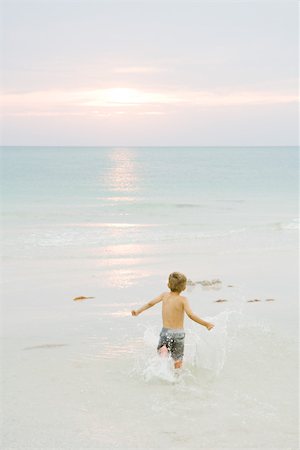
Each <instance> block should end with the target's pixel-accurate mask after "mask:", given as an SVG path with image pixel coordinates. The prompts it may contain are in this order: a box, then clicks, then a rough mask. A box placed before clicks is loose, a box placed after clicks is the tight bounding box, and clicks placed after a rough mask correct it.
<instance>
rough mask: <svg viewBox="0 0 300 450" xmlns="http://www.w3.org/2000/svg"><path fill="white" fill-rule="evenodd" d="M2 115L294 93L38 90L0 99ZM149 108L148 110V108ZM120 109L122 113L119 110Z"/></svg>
mask: <svg viewBox="0 0 300 450" xmlns="http://www.w3.org/2000/svg"><path fill="white" fill-rule="evenodd" d="M0 101H1V104H2V109H3V113H4V115H9V116H13V115H15V116H20V115H33V116H38V115H41V116H42V115H45V116H55V115H70V116H73V115H74V116H78V115H84V116H88V115H90V116H94V115H98V116H101V115H102V116H104V117H110V116H112V115H122V114H125V113H126V114H130V113H139V114H149V115H160V114H164V113H166V111H167V110H168V107H172V108H173V109H174V108H175V109H180V108H181V107H196V108H197V107H199V108H201V107H206V108H217V107H227V106H228V107H229V106H233V107H234V106H240V107H243V106H251V105H257V106H259V105H275V104H277V105H278V104H286V103H296V102H297V101H298V96H297V95H296V94H295V93H290V92H289V93H287V92H278V91H277V90H276V91H266V90H259V89H256V90H254V89H253V90H238V89H237V90H228V89H218V90H214V91H197V90H196V91H193V90H185V91H183V90H176V89H173V90H171V89H169V90H155V91H150V90H145V89H133V88H128V87H118V86H117V87H111V88H105V89H91V90H85V91H66V90H65V91H62V90H51V91H39V92H27V93H22V94H16V93H15V94H3V95H1V96H0ZM149 107H150V109H149ZM120 108H121V109H122V110H120Z"/></svg>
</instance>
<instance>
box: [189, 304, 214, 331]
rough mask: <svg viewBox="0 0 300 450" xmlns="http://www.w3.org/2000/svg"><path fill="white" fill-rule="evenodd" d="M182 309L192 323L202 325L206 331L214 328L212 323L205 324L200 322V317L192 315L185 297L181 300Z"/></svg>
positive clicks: (203, 321)
mask: <svg viewBox="0 0 300 450" xmlns="http://www.w3.org/2000/svg"><path fill="white" fill-rule="evenodd" d="M183 307H184V311H185V312H186V314H187V315H188V316H189V318H190V319H192V320H193V321H194V322H197V323H199V324H200V325H203V326H204V327H206V328H207V329H208V330H211V329H212V328H213V327H214V324H213V323H209V322H206V321H205V320H202V319H201V318H200V317H198V316H197V315H196V314H194V313H193V311H192V309H191V307H190V304H189V301H188V299H187V298H186V297H184V298H183Z"/></svg>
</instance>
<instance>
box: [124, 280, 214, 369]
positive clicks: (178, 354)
mask: <svg viewBox="0 0 300 450" xmlns="http://www.w3.org/2000/svg"><path fill="white" fill-rule="evenodd" d="M186 282H187V279H186V276H185V275H183V274H182V273H179V272H173V273H171V274H170V275H169V283H168V287H169V289H170V292H164V293H162V294H161V295H159V296H158V297H156V298H154V299H153V300H151V301H150V302H148V303H146V304H145V305H144V306H142V307H141V308H140V309H137V310H133V311H131V314H132V315H133V316H138V315H139V314H140V313H142V312H143V311H145V310H146V309H149V308H151V307H152V306H154V305H156V304H157V303H159V302H162V318H163V328H162V330H161V332H160V337H159V342H158V346H157V350H158V352H159V354H160V355H162V356H166V355H168V353H169V352H170V353H171V356H172V358H173V360H174V367H175V369H179V368H180V367H181V366H182V359H183V352H184V337H185V332H184V329H183V319H184V313H185V312H186V314H187V315H188V316H189V318H190V319H192V320H194V322H197V323H199V324H200V325H203V326H204V327H206V328H207V329H208V330H211V329H212V328H213V327H214V325H213V324H212V323H209V322H205V320H202V319H200V317H198V316H196V314H194V313H193V311H192V310H191V307H190V305H189V302H188V299H187V298H186V297H183V296H182V295H180V293H181V292H182V291H184V290H185V288H186Z"/></svg>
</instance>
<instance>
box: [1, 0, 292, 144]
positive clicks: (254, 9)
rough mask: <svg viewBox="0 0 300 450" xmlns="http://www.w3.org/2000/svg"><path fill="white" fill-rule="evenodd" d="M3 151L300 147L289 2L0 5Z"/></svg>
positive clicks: (132, 0)
mask: <svg viewBox="0 0 300 450" xmlns="http://www.w3.org/2000/svg"><path fill="white" fill-rule="evenodd" d="M0 5H1V6H0V8H1V21H2V23H1V30H2V31H1V42H2V44H1V94H0V102H1V105H2V106H1V143H2V145H48V146H52V145H62V146H63V145H79V146H82V145H83V146H84V145H95V146H98V145H99V146H120V145H121V146H184V145H186V146H215V145H218V146H231V145H232V146H261V145H262V146H263V145H270V146H273V145H276V146H279V145H283V146H285V145H286V146H288V145H297V143H298V117H297V111H298V108H297V96H298V48H297V46H298V12H297V10H298V2H297V1H296V0H295V1H294V0H231V1H230V0H218V1H216V0H205V1H202V0H198V1H191V0H2V1H1V2H0Z"/></svg>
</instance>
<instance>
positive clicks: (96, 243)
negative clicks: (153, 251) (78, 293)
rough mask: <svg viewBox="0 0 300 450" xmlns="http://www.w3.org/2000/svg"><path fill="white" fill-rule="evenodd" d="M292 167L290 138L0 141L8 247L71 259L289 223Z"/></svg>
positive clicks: (293, 212)
mask: <svg viewBox="0 0 300 450" xmlns="http://www.w3.org/2000/svg"><path fill="white" fill-rule="evenodd" d="M297 166H298V152H297V149H296V148H291V147H288V148H270V147H268V148H166V147H163V148H97V147H93V148H91V147H87V148H84V147H53V148H51V147H41V148H39V147H16V148H15V147H10V148H2V183H3V184H2V200H3V204H2V208H3V219H2V220H3V222H2V223H3V231H4V234H5V239H6V243H7V245H8V251H9V254H10V256H13V255H14V256H15V257H22V258H26V257H30V258H32V257H33V256H34V255H35V254H36V256H37V257H44V258H46V257H47V255H54V254H55V255H57V256H65V257H73V258H74V257H76V258H79V257H80V255H82V256H84V257H93V254H94V251H95V249H96V248H97V247H98V248H104V247H105V246H107V245H131V244H133V243H136V244H143V245H148V244H149V245H150V246H151V244H153V243H154V242H159V243H161V244H163V246H164V244H166V247H167V248H166V249H165V250H164V251H165V252H168V251H169V250H168V249H169V248H170V247H171V245H172V243H174V245H176V243H178V241H179V240H180V241H181V243H182V244H183V243H184V242H185V243H186V245H187V247H188V248H190V243H191V241H194V242H195V241H201V242H202V244H203V245H204V247H205V246H206V244H207V240H208V239H210V238H211V237H214V238H218V237H220V236H222V234H224V233H227V234H228V233H229V234H228V236H230V233H231V234H232V233H241V232H242V231H245V230H247V231H248V230H251V231H252V232H253V231H254V230H255V231H257V232H258V231H263V230H265V231H266V230H268V231H270V230H271V231H274V230H275V231H276V230H278V229H281V228H289V227H290V228H293V227H295V226H297V223H296V218H297V212H298V211H297V208H298V207H297V191H298V169H297ZM247 239H248V238H247ZM55 247H56V251H54V248H55ZM58 247H59V248H58ZM79 247H82V254H80V252H79V251H78V248H79ZM41 248H42V249H43V251H42V252H41V251H40V250H41ZM88 248H90V249H91V252H90V253H89V251H88ZM47 249H48V250H49V253H47ZM5 251H6V250H5ZM120 251H122V249H121V248H120ZM5 255H6V256H8V255H7V253H5ZM115 256H118V249H117V248H115ZM120 256H121V255H120ZM123 256H124V255H123Z"/></svg>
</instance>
